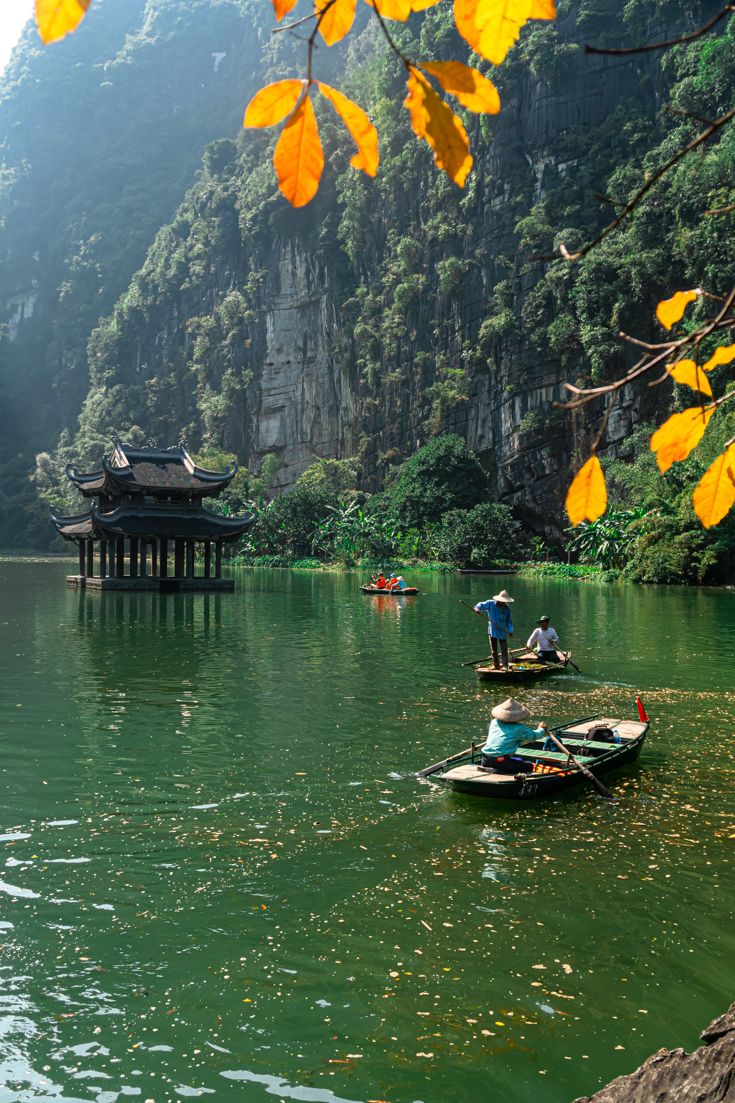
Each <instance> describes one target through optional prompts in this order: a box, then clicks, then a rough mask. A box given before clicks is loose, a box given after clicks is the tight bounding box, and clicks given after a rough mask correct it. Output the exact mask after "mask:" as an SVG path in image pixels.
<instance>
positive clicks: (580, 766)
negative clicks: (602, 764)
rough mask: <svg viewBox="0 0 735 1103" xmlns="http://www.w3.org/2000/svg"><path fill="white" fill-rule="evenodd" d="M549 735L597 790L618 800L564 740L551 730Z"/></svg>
mask: <svg viewBox="0 0 735 1103" xmlns="http://www.w3.org/2000/svg"><path fill="white" fill-rule="evenodd" d="M548 736H549V739H550V740H551V742H552V743H553V744H554V746H555V747H558V748H559V750H560V751H563V752H564V754H565V755H567V756H568V758H569V761H570V762H573V763H574V765H575V766H576V767H577V769H578V770H579V771H580V773H582V774H584V776H585V777H586V778H587V780H588V781H590V782H591V783H592V784H593V785H594V787H595V789H597V791H598V792H599V793H600V794H601V795H602V796H603V797H607V799H608V800H616V798H615V797H614V796H613V795H612V793H611V792H610V790H609V789H606V788H605V786H604V785H603V784H602V782H601V781H600V779H599V778H596V777H595V775H594V774H593V773H592V771H591V770H588V769H587V767H586V766H584V765H583V764H582V763H581V762H580V761H579V759H578V758H575V757H574V755H573V754H572V753H571V751H569V750H568V749H567V748H566V747H565V746H564V744H563V743H562V741H561V740H560V739H557V738H556V736H555V735H554V734H553V732H551V731H549V733H548Z"/></svg>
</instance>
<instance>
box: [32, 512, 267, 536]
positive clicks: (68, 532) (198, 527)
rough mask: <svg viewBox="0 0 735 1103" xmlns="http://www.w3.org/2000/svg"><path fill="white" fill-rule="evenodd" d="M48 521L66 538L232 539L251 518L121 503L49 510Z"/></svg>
mask: <svg viewBox="0 0 735 1103" xmlns="http://www.w3.org/2000/svg"><path fill="white" fill-rule="evenodd" d="M51 520H52V521H53V523H54V525H55V526H56V529H57V531H58V533H59V535H60V536H63V537H65V538H66V539H67V540H78V539H79V538H81V537H85V536H92V537H98V538H101V537H105V538H106V539H108V540H109V539H113V538H115V537H118V536H149V537H169V538H170V539H172V540H173V539H176V537H179V538H183V539H186V540H236V539H237V537H238V536H241V535H242V534H243V533H244V532H245V530H246V529H248V528H249V527H250V525H252V523H253V521H254V520H255V517H254V516H253V515H251V514H249V515H247V516H245V517H223V516H221V515H220V514H219V513H212V512H211V511H210V510H208V509H197V510H186V511H182V510H176V509H155V508H154V509H145V510H135V509H132V508H127V507H125V506H118V507H117V509H113V510H109V511H108V512H106V513H105V512H103V511H101V510H98V509H95V508H94V507H92V509H90V510H89V511H88V512H87V513H81V514H78V515H77V516H75V517H60V516H58V515H57V514H55V513H51Z"/></svg>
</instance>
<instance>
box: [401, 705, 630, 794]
mask: <svg viewBox="0 0 735 1103" xmlns="http://www.w3.org/2000/svg"><path fill="white" fill-rule="evenodd" d="M648 726H649V725H648V721H647V720H646V721H638V720H618V719H615V718H614V717H607V716H604V717H601V716H590V717H587V718H585V719H584V720H573V721H571V723H569V724H566V725H563V726H562V727H560V728H554V733H555V735H556V736H557V737H558V738H559V739H560V740H561V742H562V743H563V744H564V746H565V747H566V748H567V750H568V751H570V752H571V753H572V754H573V755H574V756H575V758H577V759H578V760H579V762H581V763H582V765H584V766H586V767H587V769H588V770H589V771H590V772H591V773H593V774H594V775H595V776H596V777H599V776H600V775H601V774H606V773H609V771H610V770H617V769H618V768H619V767H621V766H628V765H629V764H630V763H631V762H635V760H636V759H637V758H638V755H639V754H640V753H641V747H642V746H643V741H644V739H645V738H646V732H647V731H648ZM600 727H607V728H612V729H613V731H614V732H615V733H616V736H617V737H618V738H619V740H620V742H617V743H613V742H599V741H598V740H596V739H592V738H590V735H589V732H590V729H591V728H600ZM544 743H545V737H543V736H540V737H539V738H538V739H535V740H533V741H532V742H529V743H524V744H523V746H522V747H519V748H518V750H517V751H516V752H515V754H513V755H512V756H510V757H509V758H508V760H507V761H508V763H509V765H510V769H511V770H512V771H513V772H509V773H500V772H498V771H496V770H495V769H493V768H488V767H484V766H481V765H480V761H481V757H482V756H481V752H480V751H479V750H478V749H477V748H476V747H475V746H474V745H473V747H472V749H471V750H470V751H463V752H461V753H460V754H459V755H455V756H454V758H449V759H447V760H446V762H445V763H444V764H443V766H442V769H441V771H438V770H436V767H432V770H433V771H434V772H432V774H431V780H432V781H436V782H438V783H439V784H440V785H446V786H447V787H448V788H450V789H454V790H455V791H456V792H459V793H471V794H472V795H474V796H482V797H499V798H501V799H503V800H530V799H532V798H536V797H548V796H553V795H555V794H556V793H560V792H561V791H562V790H564V789H570V788H572V787H573V786H575V785H580V784H581V783H582V782H584V781H585V778H584V776H583V774H582V773H581V771H580V770H579V769H577V767H576V766H575V765H573V764H572V763H571V762H570V761H569V758H568V757H567V755H566V754H564V753H562V752H561V751H545V750H544V749H543V748H544ZM419 776H422V775H421V774H420V775H419Z"/></svg>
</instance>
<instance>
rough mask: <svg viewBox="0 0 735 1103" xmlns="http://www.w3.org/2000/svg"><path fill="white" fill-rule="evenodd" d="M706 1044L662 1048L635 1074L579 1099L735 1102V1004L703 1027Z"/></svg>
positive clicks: (593, 1102)
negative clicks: (696, 1047) (689, 1050)
mask: <svg viewBox="0 0 735 1103" xmlns="http://www.w3.org/2000/svg"><path fill="white" fill-rule="evenodd" d="M700 1038H701V1039H702V1041H703V1042H704V1045H703V1046H702V1047H701V1048H700V1049H695V1051H694V1053H687V1052H686V1050H684V1049H660V1050H659V1051H658V1053H654V1055H653V1057H649V1058H648V1060H647V1061H646V1062H645V1064H643V1065H641V1067H640V1068H639V1069H637V1070H636V1071H635V1072H633V1073H631V1074H630V1075H629V1076H619V1077H618V1078H617V1080H613V1081H612V1083H610V1084H608V1085H607V1087H605V1088H603V1089H602V1091H599V1092H597V1094H596V1095H591V1096H584V1097H583V1098H580V1099H576V1100H575V1101H574V1103H735V1003H733V1004H731V1006H730V1009H729V1010H728V1011H726V1012H725V1014H724V1015H722V1016H721V1017H720V1018H719V1019H715V1021H714V1022H713V1023H710V1025H709V1026H708V1027H707V1029H706V1030H704V1031H702V1033H701V1034H700Z"/></svg>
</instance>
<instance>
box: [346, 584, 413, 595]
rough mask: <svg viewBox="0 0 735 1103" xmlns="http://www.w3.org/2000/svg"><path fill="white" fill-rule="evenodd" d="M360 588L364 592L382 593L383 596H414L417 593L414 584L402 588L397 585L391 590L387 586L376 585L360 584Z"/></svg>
mask: <svg viewBox="0 0 735 1103" xmlns="http://www.w3.org/2000/svg"><path fill="white" fill-rule="evenodd" d="M360 589H361V590H362V592H363V593H364V594H382V595H383V597H415V596H416V594H417V593H418V590H417V589H416V587H415V586H405V587H404V588H403V589H402V590H401V589H400V587H398V586H396V587H395V588H394V589H392V590H389V589H388V587H387V586H383V587H380V588H378V587H377V586H361V587H360Z"/></svg>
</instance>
